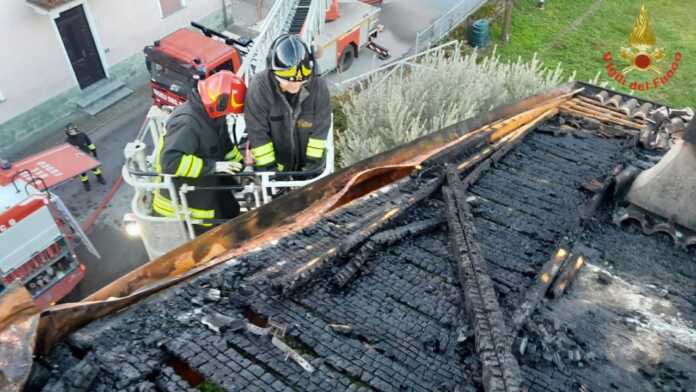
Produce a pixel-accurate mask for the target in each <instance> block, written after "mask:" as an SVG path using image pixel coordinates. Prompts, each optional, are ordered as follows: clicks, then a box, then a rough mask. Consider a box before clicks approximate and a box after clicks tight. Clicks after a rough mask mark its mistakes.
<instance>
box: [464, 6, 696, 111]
mask: <svg viewBox="0 0 696 392" xmlns="http://www.w3.org/2000/svg"><path fill="white" fill-rule="evenodd" d="M546 3H547V4H546V7H545V9H543V10H541V9H539V8H537V6H536V1H535V0H517V1H516V5H515V9H514V12H513V28H512V40H511V42H510V43H509V44H508V45H504V46H503V45H500V44H499V40H500V33H501V23H500V20H496V21H494V23H493V33H492V35H493V40H494V42H497V43H498V44H499V46H498V48H497V52H498V54H500V55H501V56H502V57H503V58H505V59H510V60H515V59H517V58H518V57H522V58H523V59H529V58H531V57H532V56H533V55H534V53H537V55H538V57H539V59H540V60H542V61H543V62H544V63H545V64H546V66H548V67H550V68H555V66H556V65H557V64H558V63H559V62H560V63H561V65H562V67H563V69H564V71H565V73H566V74H567V75H568V76H570V75H571V74H572V72H576V77H575V79H577V80H581V81H589V80H591V79H593V78H594V77H595V76H596V75H597V73H598V72H601V75H600V77H599V82H600V83H601V82H609V84H608V87H609V88H612V89H616V90H620V91H628V92H630V93H631V94H633V95H636V96H640V97H644V98H648V99H651V100H655V101H658V102H663V103H666V104H669V105H671V106H675V107H680V106H692V107H694V106H696V20H695V19H694V18H693V16H694V15H695V12H696V8H694V6H696V4H694V3H693V2H692V1H685V0H645V1H644V2H643V3H644V4H645V6H646V8H647V11H648V14H649V16H650V22H651V25H652V27H653V31H654V32H655V35H656V37H657V44H656V46H657V47H661V48H664V50H665V54H666V56H665V58H664V60H662V62H661V63H659V65H660V66H661V68H662V72H663V75H664V74H665V73H666V71H667V70H668V69H669V67H670V65H671V63H672V61H673V60H674V55H675V52H677V51H679V52H681V53H682V55H683V58H682V60H681V62H680V64H679V69H678V70H677V71H676V73H675V74H674V76H673V77H672V78H671V79H670V80H669V82H668V83H667V84H666V85H664V86H660V87H659V88H658V89H653V88H652V80H653V79H654V78H655V75H654V74H652V73H647V72H638V71H633V72H631V73H629V74H628V75H627V80H628V81H629V82H630V81H632V80H639V81H645V80H647V81H650V84H651V89H650V90H649V91H647V92H640V91H632V90H630V89H629V88H628V86H621V85H619V84H618V83H617V82H616V81H614V80H612V79H611V78H610V77H609V76H608V75H607V69H606V63H605V61H604V60H603V55H604V53H605V52H607V51H609V52H611V53H612V56H613V63H614V66H615V67H616V68H618V69H623V68H625V67H627V66H629V65H630V64H629V63H627V62H625V61H624V60H622V59H621V58H620V57H619V53H620V50H621V48H622V47H629V45H628V37H629V35H630V33H631V30H632V29H633V24H634V23H635V20H636V18H637V17H638V14H639V11H640V5H641V2H640V1H638V0H603V1H598V0H547V1H546ZM462 32H463V31H462V29H458V31H455V32H454V33H453V34H454V36H457V34H459V35H460V36H461V34H462Z"/></svg>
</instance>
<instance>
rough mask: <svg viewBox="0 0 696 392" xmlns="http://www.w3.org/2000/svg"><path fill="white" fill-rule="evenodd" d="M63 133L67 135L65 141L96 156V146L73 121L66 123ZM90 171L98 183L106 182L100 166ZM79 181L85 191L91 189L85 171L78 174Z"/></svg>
mask: <svg viewBox="0 0 696 392" xmlns="http://www.w3.org/2000/svg"><path fill="white" fill-rule="evenodd" d="M65 135H66V136H67V138H66V139H65V141H66V142H67V143H70V144H72V145H73V146H75V147H77V148H79V149H80V150H82V151H83V152H85V153H87V154H92V156H94V158H97V146H95V145H94V143H92V140H91V139H90V138H89V136H87V134H85V133H84V132H81V131H80V130H79V129H78V128H77V125H75V124H73V123H70V124H68V125H66V126H65ZM92 173H94V176H95V177H97V181H98V182H99V183H100V184H106V181H105V180H104V176H102V171H101V166H97V167H96V168H94V169H92ZM80 181H81V182H82V186H84V187H85V191H90V190H91V189H92V186H91V185H90V184H89V177H87V173H82V174H80Z"/></svg>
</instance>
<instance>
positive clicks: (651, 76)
mask: <svg viewBox="0 0 696 392" xmlns="http://www.w3.org/2000/svg"><path fill="white" fill-rule="evenodd" d="M628 44H629V47H628V48H621V53H620V55H619V57H620V59H621V60H623V62H626V63H628V64H629V65H628V66H627V67H624V68H623V69H618V68H617V66H616V65H614V58H613V56H612V54H611V52H606V53H604V62H605V63H606V68H607V73H608V75H609V77H610V78H612V79H614V80H616V82H617V83H619V84H621V85H622V86H628V88H630V89H631V90H636V91H648V90H656V89H658V88H660V87H662V86H664V85H666V84H667V83H668V82H669V80H670V79H671V78H672V77H673V76H674V74H675V73H676V72H677V69H679V63H680V62H681V60H682V54H681V52H676V53H675V54H674V57H673V60H672V63H671V64H670V65H669V68H667V69H666V70H665V68H664V66H665V65H666V64H665V62H663V60H664V59H665V56H666V55H665V50H664V48H660V47H657V46H656V38H655V32H654V31H653V29H652V26H651V25H650V17H649V16H648V11H647V10H646V9H645V5H641V6H640V15H638V18H637V19H636V22H635V24H634V25H633V31H632V32H631V35H630V36H629V38H628ZM640 73H643V74H646V73H647V74H648V75H642V76H640V75H639V74H640ZM639 76H640V77H639Z"/></svg>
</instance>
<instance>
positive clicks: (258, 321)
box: [242, 305, 268, 328]
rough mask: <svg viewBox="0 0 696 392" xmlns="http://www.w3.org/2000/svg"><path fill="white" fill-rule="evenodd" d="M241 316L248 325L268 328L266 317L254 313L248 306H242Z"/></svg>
mask: <svg viewBox="0 0 696 392" xmlns="http://www.w3.org/2000/svg"><path fill="white" fill-rule="evenodd" d="M242 315H244V318H245V319H247V321H248V322H249V323H251V324H253V325H255V326H257V327H260V328H266V327H267V326H268V316H266V315H264V314H261V313H258V312H256V311H255V310H254V309H252V307H251V306H250V305H244V306H242Z"/></svg>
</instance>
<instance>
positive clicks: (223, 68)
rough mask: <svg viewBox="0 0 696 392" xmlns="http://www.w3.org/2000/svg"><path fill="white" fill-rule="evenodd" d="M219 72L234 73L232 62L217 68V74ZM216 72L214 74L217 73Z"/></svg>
mask: <svg viewBox="0 0 696 392" xmlns="http://www.w3.org/2000/svg"><path fill="white" fill-rule="evenodd" d="M218 71H234V70H233V69H232V61H231V60H230V61H226V62H224V63H222V64H220V65H219V66H218V67H217V68H215V72H218ZM215 72H213V73H215Z"/></svg>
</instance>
